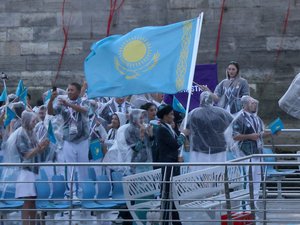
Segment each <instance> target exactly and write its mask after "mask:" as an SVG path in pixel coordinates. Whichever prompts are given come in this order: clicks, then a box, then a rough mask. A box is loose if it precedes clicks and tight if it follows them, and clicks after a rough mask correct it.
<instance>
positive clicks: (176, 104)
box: [172, 95, 186, 113]
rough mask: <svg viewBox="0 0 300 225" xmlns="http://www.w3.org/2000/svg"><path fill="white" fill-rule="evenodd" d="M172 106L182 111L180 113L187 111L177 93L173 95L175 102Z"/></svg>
mask: <svg viewBox="0 0 300 225" xmlns="http://www.w3.org/2000/svg"><path fill="white" fill-rule="evenodd" d="M172 107H173V109H174V110H175V111H177V112H180V113H185V112H186V111H185V108H184V107H183V105H182V104H181V103H180V101H179V100H178V99H177V98H176V97H175V95H174V96H173V103H172Z"/></svg>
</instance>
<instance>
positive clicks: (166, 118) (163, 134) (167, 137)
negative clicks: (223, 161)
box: [156, 105, 188, 225]
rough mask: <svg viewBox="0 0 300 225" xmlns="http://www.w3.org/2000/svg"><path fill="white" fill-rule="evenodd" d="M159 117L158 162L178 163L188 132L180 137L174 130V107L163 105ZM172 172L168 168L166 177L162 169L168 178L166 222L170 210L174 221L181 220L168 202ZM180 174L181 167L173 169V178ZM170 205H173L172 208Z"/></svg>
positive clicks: (165, 187) (163, 196) (164, 216)
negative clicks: (180, 150)
mask: <svg viewBox="0 0 300 225" xmlns="http://www.w3.org/2000/svg"><path fill="white" fill-rule="evenodd" d="M157 117H158V118H159V119H160V121H161V124H160V126H159V127H158V129H157V133H156V135H157V149H158V162H173V163H174V162H178V156H179V148H180V146H181V145H183V144H184V141H185V138H186V135H188V131H187V130H183V131H182V132H181V133H180V135H177V134H176V133H175V131H174V130H173V128H172V124H174V111H173V108H172V106H169V105H161V106H160V107H159V108H158V112H157ZM171 171H172V167H167V169H166V175H164V173H165V167H163V168H162V173H163V175H162V177H166V180H165V181H166V182H167V183H165V185H163V186H164V187H163V190H162V199H166V200H167V201H166V202H165V204H163V205H162V209H164V210H165V211H164V215H163V219H164V220H167V221H168V220H169V210H170V208H171V209H173V211H172V219H173V220H179V215H178V212H177V211H176V210H175V206H174V203H173V202H170V201H168V199H170V198H171V197H170V196H169V195H170V183H168V182H169V181H170V179H171V175H172V174H171ZM179 174H180V168H179V167H173V176H177V175H179ZM170 204H172V205H171V206H172V207H170ZM163 224H169V223H168V222H163ZM172 224H177V225H181V222H175V221H174V222H173V223H172Z"/></svg>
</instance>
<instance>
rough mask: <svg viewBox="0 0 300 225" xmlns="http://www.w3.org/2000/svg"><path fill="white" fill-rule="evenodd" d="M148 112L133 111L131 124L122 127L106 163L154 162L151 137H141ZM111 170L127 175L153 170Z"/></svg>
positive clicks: (130, 168)
mask: <svg viewBox="0 0 300 225" xmlns="http://www.w3.org/2000/svg"><path fill="white" fill-rule="evenodd" d="M144 118H147V112H146V111H145V110H141V109H133V110H132V111H131V112H130V115H129V124H125V125H123V126H121V127H120V128H119V129H118V131H117V136H116V139H115V142H114V144H113V145H112V147H111V148H110V149H109V151H108V152H107V153H106V155H105V157H104V160H103V161H104V162H152V153H151V146H150V141H149V137H148V136H147V134H145V136H144V138H142V137H141V136H140V126H141V124H142V125H144V124H143V123H144ZM109 168H110V169H113V170H118V171H123V172H124V173H125V174H134V173H138V172H143V171H148V170H151V169H152V167H150V166H138V167H137V166H130V167H123V166H110V167H109Z"/></svg>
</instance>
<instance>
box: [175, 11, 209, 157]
mask: <svg viewBox="0 0 300 225" xmlns="http://www.w3.org/2000/svg"><path fill="white" fill-rule="evenodd" d="M203 15H204V13H203V12H202V13H200V15H199V16H198V19H197V26H196V32H195V41H194V48H193V55H192V63H191V68H190V75H189V81H188V98H187V103H186V112H185V116H184V120H183V121H184V122H183V129H186V126H187V117H188V114H189V109H190V102H191V96H192V85H193V80H194V74H195V67H196V60H197V54H198V47H199V42H200V34H201V30H202V22H203ZM198 30H199V31H198ZM182 154H183V147H182V148H181V151H180V154H179V156H180V157H182Z"/></svg>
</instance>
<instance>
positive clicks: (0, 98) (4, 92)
mask: <svg viewBox="0 0 300 225" xmlns="http://www.w3.org/2000/svg"><path fill="white" fill-rule="evenodd" d="M6 99H7V90H6V88H4V90H3V91H2V94H1V96H0V101H1V102H6Z"/></svg>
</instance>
